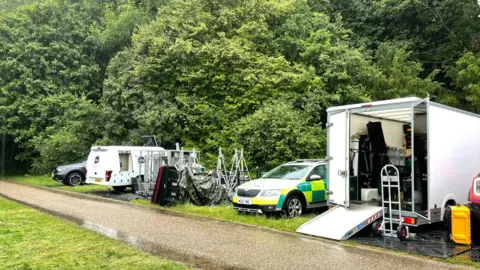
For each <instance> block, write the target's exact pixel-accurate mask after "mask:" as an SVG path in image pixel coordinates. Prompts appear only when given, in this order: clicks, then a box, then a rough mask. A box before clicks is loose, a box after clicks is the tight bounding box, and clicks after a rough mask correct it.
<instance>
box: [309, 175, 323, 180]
mask: <svg viewBox="0 0 480 270" xmlns="http://www.w3.org/2000/svg"><path fill="white" fill-rule="evenodd" d="M315 180H322V177H321V176H320V175H318V174H312V175H310V177H309V178H308V181H315Z"/></svg>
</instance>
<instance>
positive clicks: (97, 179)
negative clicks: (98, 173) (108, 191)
mask: <svg viewBox="0 0 480 270" xmlns="http://www.w3.org/2000/svg"><path fill="white" fill-rule="evenodd" d="M93 181H95V182H97V183H100V182H102V179H100V178H95V179H93Z"/></svg>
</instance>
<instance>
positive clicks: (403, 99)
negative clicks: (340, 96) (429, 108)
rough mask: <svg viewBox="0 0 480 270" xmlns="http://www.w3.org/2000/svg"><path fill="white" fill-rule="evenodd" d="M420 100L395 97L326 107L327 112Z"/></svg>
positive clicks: (418, 99)
mask: <svg viewBox="0 0 480 270" xmlns="http://www.w3.org/2000/svg"><path fill="white" fill-rule="evenodd" d="M422 100H423V99H421V98H418V97H407V98H396V99H388V100H381V101H373V102H365V103H356V104H349V105H342V106H336V107H330V108H328V109H327V112H334V111H339V110H348V109H354V108H361V107H366V106H370V107H374V106H380V105H389V104H399V103H413V102H421V101H422Z"/></svg>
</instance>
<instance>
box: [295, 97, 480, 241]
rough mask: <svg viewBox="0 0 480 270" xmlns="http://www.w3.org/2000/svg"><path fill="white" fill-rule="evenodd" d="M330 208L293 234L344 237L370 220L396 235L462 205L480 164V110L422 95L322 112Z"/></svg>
mask: <svg viewBox="0 0 480 270" xmlns="http://www.w3.org/2000/svg"><path fill="white" fill-rule="evenodd" d="M327 114H328V121H327V123H326V127H327V161H328V165H327V167H328V190H327V193H328V194H329V196H328V205H329V206H330V210H328V211H326V212H324V213H323V214H321V215H319V216H318V217H316V218H314V219H312V220H310V221H309V222H307V223H305V224H303V225H302V226H301V227H299V228H298V230H297V232H300V233H304V234H310V235H315V236H320V237H325V238H330V239H336V240H345V239H348V238H349V237H351V236H352V235H354V234H355V233H357V232H358V231H360V230H362V229H363V228H365V227H367V226H369V225H372V228H373V230H374V232H377V233H379V234H380V233H383V235H388V236H392V235H393V232H397V233H396V234H397V236H398V237H399V238H400V239H405V238H406V237H407V236H408V227H410V226H411V227H417V226H421V225H424V224H430V223H435V222H440V221H443V219H444V212H445V209H446V207H448V206H451V205H457V204H467V203H468V199H469V198H468V194H469V192H468V191H469V190H470V188H471V185H472V176H473V175H476V174H477V173H478V164H480V140H478V138H477V137H478V134H480V116H479V115H477V114H473V113H469V112H466V111H462V110H459V109H455V108H452V107H448V106H445V105H441V104H438V103H435V102H432V101H430V100H429V98H427V99H420V98H401V99H393V100H385V101H378V102H369V103H361V104H353V105H346V106H338V107H332V108H329V109H328V110H327Z"/></svg>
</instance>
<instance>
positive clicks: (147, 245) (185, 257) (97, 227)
mask: <svg viewBox="0 0 480 270" xmlns="http://www.w3.org/2000/svg"><path fill="white" fill-rule="evenodd" d="M79 225H81V226H82V227H84V228H86V229H88V230H91V231H95V232H98V233H100V234H102V235H105V236H108V237H110V238H113V239H115V240H119V241H123V242H127V243H128V244H130V245H132V246H134V247H136V248H138V249H140V250H142V251H144V252H148V253H151V254H154V255H158V256H160V257H162V258H167V259H170V260H174V261H180V262H184V263H187V264H190V266H195V267H202V268H205V269H232V270H233V269H235V270H236V269H246V268H244V267H234V266H228V265H223V264H221V263H219V262H215V261H211V260H207V259H204V258H201V257H199V256H195V255H193V254H185V253H183V252H180V251H176V250H173V249H168V248H164V247H162V246H160V245H157V244H154V243H152V242H149V241H145V240H142V239H140V238H138V237H136V236H134V235H130V234H126V233H123V232H121V231H117V230H115V229H112V228H109V227H106V226H104V225H101V224H97V223H93V222H90V221H83V222H82V224H79Z"/></svg>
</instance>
